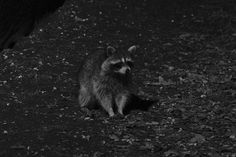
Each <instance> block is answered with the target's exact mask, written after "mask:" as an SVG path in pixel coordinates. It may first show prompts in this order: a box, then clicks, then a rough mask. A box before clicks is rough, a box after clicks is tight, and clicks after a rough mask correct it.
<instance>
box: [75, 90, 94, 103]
mask: <svg viewBox="0 0 236 157" xmlns="http://www.w3.org/2000/svg"><path fill="white" fill-rule="evenodd" d="M91 99H92V96H91V94H90V92H89V91H88V90H87V88H85V87H84V86H81V87H80V89H79V96H78V100H79V105H80V107H87V106H88V105H89V103H90V101H91Z"/></svg>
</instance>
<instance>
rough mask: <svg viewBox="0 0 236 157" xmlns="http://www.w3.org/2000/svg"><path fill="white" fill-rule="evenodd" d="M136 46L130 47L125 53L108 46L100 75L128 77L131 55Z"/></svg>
mask: <svg viewBox="0 0 236 157" xmlns="http://www.w3.org/2000/svg"><path fill="white" fill-rule="evenodd" d="M136 49H137V46H131V47H130V48H128V50H127V51H126V52H124V51H117V50H116V49H115V48H113V47H111V46H108V47H107V50H106V60H105V61H104V62H103V63H102V65H101V73H102V74H103V75H106V74H115V75H128V74H130V72H131V70H132V68H133V60H132V57H131V54H132V53H134V52H135V51H136Z"/></svg>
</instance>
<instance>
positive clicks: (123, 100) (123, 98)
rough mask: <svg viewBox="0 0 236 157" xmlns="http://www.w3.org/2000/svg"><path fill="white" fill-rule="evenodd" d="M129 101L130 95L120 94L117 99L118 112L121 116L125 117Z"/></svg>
mask: <svg viewBox="0 0 236 157" xmlns="http://www.w3.org/2000/svg"><path fill="white" fill-rule="evenodd" d="M128 99H129V94H128V93H122V94H119V95H117V96H116V98H115V102H116V106H117V110H118V112H119V113H120V114H121V115H124V114H123V110H124V108H125V105H126V104H127V102H128Z"/></svg>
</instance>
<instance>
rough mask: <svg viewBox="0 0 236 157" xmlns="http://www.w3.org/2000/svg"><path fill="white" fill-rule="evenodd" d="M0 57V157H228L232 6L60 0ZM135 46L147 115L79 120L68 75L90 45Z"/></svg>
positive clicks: (233, 111)
mask: <svg viewBox="0 0 236 157" xmlns="http://www.w3.org/2000/svg"><path fill="white" fill-rule="evenodd" d="M46 21H47V22H49V23H48V24H47V22H44V23H43V24H40V25H39V26H38V29H36V30H35V31H34V33H33V34H32V35H31V36H30V37H29V38H25V39H24V40H22V41H21V42H20V43H19V44H18V45H17V46H16V48H15V49H14V50H5V51H3V52H2V53H1V58H0V61H1V62H0V69H1V71H0V104H1V105H0V156H3V157H5V156H6V157H25V156H30V157H33V156H40V157H44V156H45V157H51V156H52V157H54V156H57V157H87V156H93V157H100V156H119V157H120V156H130V157H131V156H166V157H170V156H171V157H177V156H180V157H189V156H190V157H193V156H209V157H211V156H214V157H220V156H224V157H235V156H236V99H235V95H236V77H235V76H236V75H235V74H236V63H235V61H236V44H235V42H236V27H235V26H236V14H235V5H234V2H232V1H225V2H222V3H220V1H219V2H218V1H216V2H215V3H213V2H212V1H209V3H205V4H204V3H200V2H199V3H198V2H196V3H186V4H185V3H184V4H179V3H178V1H175V2H173V1H169V2H167V1H158V2H155V1H151V0H150V1H145V0H140V1H137V2H136V1H123V0H117V1H109V0H100V1H96V0H90V1H85V0H81V1H76V0H70V1H67V2H66V4H65V5H64V6H63V7H62V8H60V9H59V10H58V12H56V13H55V14H54V15H52V16H51V17H50V18H49V19H47V20H46ZM134 44H135V45H139V49H138V51H137V53H135V54H134V58H135V69H134V76H135V77H134V82H135V84H136V86H137V89H138V91H139V92H138V95H139V96H140V97H142V98H147V99H158V100H159V101H158V102H155V103H154V104H153V105H152V106H151V107H150V109H149V111H141V110H133V111H131V112H130V113H129V114H128V115H126V116H125V117H119V116H117V117H114V118H109V117H108V116H107V115H106V114H105V113H104V112H103V111H100V110H96V111H93V114H92V115H91V116H87V115H86V114H85V113H84V112H82V111H81V110H80V108H79V107H78V104H77V98H76V95H77V89H76V77H77V76H76V73H77V70H78V67H79V65H80V64H81V62H82V61H83V60H84V58H85V57H86V55H87V54H89V53H91V51H93V49H94V48H96V47H99V46H100V47H101V46H103V47H104V46H106V45H113V46H123V47H129V46H131V45H134Z"/></svg>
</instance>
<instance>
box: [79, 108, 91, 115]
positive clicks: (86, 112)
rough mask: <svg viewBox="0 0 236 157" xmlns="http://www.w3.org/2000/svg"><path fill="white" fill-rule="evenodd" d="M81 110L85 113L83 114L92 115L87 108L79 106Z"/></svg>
mask: <svg viewBox="0 0 236 157" xmlns="http://www.w3.org/2000/svg"><path fill="white" fill-rule="evenodd" d="M81 111H82V112H83V113H84V114H85V116H88V117H91V116H92V112H91V111H90V110H89V109H88V108H85V107H83V108H81Z"/></svg>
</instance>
